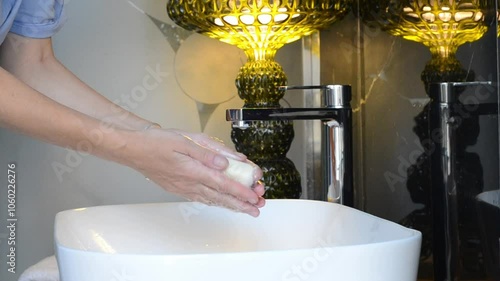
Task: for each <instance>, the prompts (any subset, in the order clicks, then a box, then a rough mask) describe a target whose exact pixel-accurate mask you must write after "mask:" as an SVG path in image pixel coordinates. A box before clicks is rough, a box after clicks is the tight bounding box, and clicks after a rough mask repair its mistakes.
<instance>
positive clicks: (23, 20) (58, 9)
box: [0, 0, 66, 44]
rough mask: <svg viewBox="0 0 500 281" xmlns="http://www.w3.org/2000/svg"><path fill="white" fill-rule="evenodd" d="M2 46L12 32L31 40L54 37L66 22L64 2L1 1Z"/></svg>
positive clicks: (47, 0)
mask: <svg viewBox="0 0 500 281" xmlns="http://www.w3.org/2000/svg"><path fill="white" fill-rule="evenodd" d="M0 3H1V5H2V7H1V10H0V44H1V43H2V42H3V41H4V40H5V36H7V33H9V32H12V33H16V34H19V35H22V36H25V37H31V38H48V37H51V36H52V35H54V34H55V33H56V32H57V31H58V30H59V29H60V28H61V27H62V25H63V23H64V21H65V20H66V17H65V14H64V0H0Z"/></svg>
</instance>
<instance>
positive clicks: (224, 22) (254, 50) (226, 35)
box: [167, 0, 350, 58]
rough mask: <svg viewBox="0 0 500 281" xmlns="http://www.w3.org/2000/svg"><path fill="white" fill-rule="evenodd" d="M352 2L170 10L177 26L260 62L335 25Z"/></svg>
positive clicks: (267, 0) (181, 0) (205, 4)
mask: <svg viewBox="0 0 500 281" xmlns="http://www.w3.org/2000/svg"><path fill="white" fill-rule="evenodd" d="M349 2H350V1H348V0H340V1H339V0H337V1H333V0H324V1H314V0H306V1H299V0H288V1H279V0H278V1H273V0H261V1H253V0H200V1H196V0H171V1H169V2H168V4H167V10H168V13H169V16H170V18H171V19H172V20H173V21H174V22H175V23H176V24H178V25H180V26H182V27H184V28H186V29H189V30H194V31H197V32H200V33H203V34H205V35H207V36H210V37H212V38H216V39H219V40H221V41H224V42H227V43H229V44H232V45H236V46H238V47H239V48H241V49H242V50H244V51H246V52H247V54H248V55H249V57H251V56H252V54H254V55H255V56H254V57H257V58H258V57H260V55H262V54H264V53H265V52H266V51H270V50H277V49H279V48H281V47H282V46H283V45H284V44H286V43H290V42H293V41H295V40H298V39H300V38H301V37H302V36H305V35H309V34H311V33H312V32H314V31H316V30H318V29H319V28H322V27H325V26H328V25H330V24H332V23H333V22H335V21H336V20H338V19H339V18H340V17H342V16H343V15H344V14H345V13H346V12H347V11H348V3H349ZM259 51H264V53H261V52H259Z"/></svg>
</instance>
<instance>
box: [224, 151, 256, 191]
mask: <svg viewBox="0 0 500 281" xmlns="http://www.w3.org/2000/svg"><path fill="white" fill-rule="evenodd" d="M227 160H228V161H229V166H228V167H227V168H226V170H225V171H224V174H226V176H228V177H229V178H230V179H232V180H235V181H237V182H239V183H241V184H243V185H245V186H248V187H252V186H253V185H254V183H255V182H256V181H257V180H258V179H256V178H255V170H256V168H257V166H256V165H255V164H253V163H248V162H242V161H238V160H234V159H231V158H227Z"/></svg>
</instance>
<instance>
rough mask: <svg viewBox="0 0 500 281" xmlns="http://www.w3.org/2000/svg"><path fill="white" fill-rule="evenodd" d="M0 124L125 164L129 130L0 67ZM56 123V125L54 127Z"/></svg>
mask: <svg viewBox="0 0 500 281" xmlns="http://www.w3.org/2000/svg"><path fill="white" fill-rule="evenodd" d="M0 85H2V87H0V125H1V126H2V127H5V128H9V129H12V130H15V131H17V132H20V133H22V134H25V135H28V136H30V137H34V138H37V139H40V140H43V141H45V142H48V143H52V144H55V145H58V146H62V147H68V148H71V149H75V150H84V151H86V152H87V153H91V154H93V155H96V156H99V157H101V158H105V159H108V160H112V161H116V162H120V163H122V164H127V163H124V161H123V159H122V158H123V156H124V151H125V148H126V147H127V143H126V142H125V141H124V139H126V138H124V136H123V135H120V134H123V133H127V130H123V129H119V128H113V127H111V125H110V124H106V123H104V122H102V121H100V120H98V119H96V118H93V117H90V116H88V115H86V114H83V113H80V112H78V111H76V110H73V109H71V108H69V107H66V106H64V105H62V104H59V103H57V102H55V101H53V100H52V99H50V98H47V97H46V96H44V95H42V94H40V93H38V92H37V91H36V90H34V89H32V88H31V87H29V86H27V85H25V84H24V83H22V82H21V81H19V80H18V79H17V78H15V77H14V76H12V75H11V74H10V73H8V72H7V71H5V70H4V69H2V68H0ZM55 124H57V125H55Z"/></svg>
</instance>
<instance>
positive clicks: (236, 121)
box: [226, 85, 354, 206]
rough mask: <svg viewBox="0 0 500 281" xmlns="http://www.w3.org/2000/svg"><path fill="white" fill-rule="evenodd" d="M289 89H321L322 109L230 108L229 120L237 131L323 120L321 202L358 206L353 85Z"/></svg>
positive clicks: (227, 116) (293, 87) (290, 87)
mask: <svg viewBox="0 0 500 281" xmlns="http://www.w3.org/2000/svg"><path fill="white" fill-rule="evenodd" d="M285 88H286V90H310V89H320V90H321V93H322V95H323V101H322V106H321V107H318V108H240V109H228V110H227V111H226V120H227V121H231V122H232V126H233V127H234V128H239V129H245V128H248V127H249V122H251V121H263V120H321V121H322V122H323V124H324V130H323V132H322V151H324V153H323V157H322V159H321V162H322V167H323V169H322V170H323V172H322V174H323V175H322V177H323V189H322V194H321V199H322V200H324V201H329V202H336V203H340V204H343V205H347V206H353V205H354V196H353V195H354V194H353V174H352V170H353V169H352V159H353V156H352V109H351V105H350V101H351V86H349V85H320V86H289V87H285Z"/></svg>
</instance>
